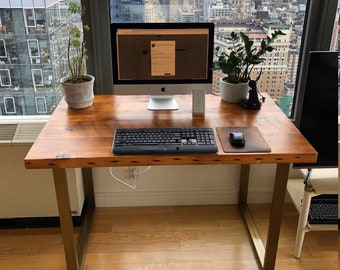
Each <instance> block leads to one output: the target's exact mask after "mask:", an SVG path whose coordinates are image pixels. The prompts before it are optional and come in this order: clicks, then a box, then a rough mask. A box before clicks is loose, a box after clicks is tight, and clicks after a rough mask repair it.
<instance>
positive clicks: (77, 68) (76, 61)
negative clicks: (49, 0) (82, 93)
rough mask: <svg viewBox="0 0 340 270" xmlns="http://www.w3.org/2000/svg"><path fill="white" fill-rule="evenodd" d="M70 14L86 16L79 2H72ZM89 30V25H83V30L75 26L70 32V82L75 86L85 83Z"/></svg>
mask: <svg viewBox="0 0 340 270" xmlns="http://www.w3.org/2000/svg"><path fill="white" fill-rule="evenodd" d="M68 12H70V13H71V14H78V15H80V16H81V18H82V17H83V16H84V14H85V8H84V7H82V6H81V5H80V4H79V3H77V2H70V3H69V7H68ZM89 30H90V27H89V26H88V25H86V24H82V29H81V28H79V27H78V26H77V25H74V26H73V27H72V28H71V30H70V31H69V40H68V47H67V59H68V67H69V70H70V75H69V77H70V82H71V83H74V84H76V83H82V82H84V79H83V75H85V74H86V59H87V58H88V55H87V49H86V42H85V40H84V32H85V31H89Z"/></svg>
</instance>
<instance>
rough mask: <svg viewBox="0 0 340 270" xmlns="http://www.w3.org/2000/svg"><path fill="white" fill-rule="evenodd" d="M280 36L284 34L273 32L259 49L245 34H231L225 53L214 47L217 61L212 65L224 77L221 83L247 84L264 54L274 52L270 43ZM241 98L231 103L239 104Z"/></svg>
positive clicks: (263, 59)
mask: <svg viewBox="0 0 340 270" xmlns="http://www.w3.org/2000/svg"><path fill="white" fill-rule="evenodd" d="M281 35H285V34H284V33H283V32H282V31H280V30H278V31H274V32H273V33H272V34H271V36H270V37H269V36H267V37H266V38H265V39H263V40H262V41H261V44H260V46H259V47H255V46H254V41H253V40H251V39H250V38H249V37H248V36H247V35H246V34H245V33H243V32H240V33H239V34H237V33H235V32H232V33H231V36H230V38H228V41H229V44H230V47H228V50H227V51H222V52H221V48H220V47H219V46H218V47H216V49H215V52H214V54H215V56H216V59H217V60H215V61H214V63H213V69H214V70H221V71H222V72H223V73H224V74H225V75H226V76H225V77H223V78H221V81H222V82H227V83H230V84H242V83H243V84H248V82H249V81H250V74H251V72H252V71H253V69H254V67H255V66H256V65H259V64H261V63H263V62H264V61H265V58H263V56H264V54H265V53H267V52H272V51H273V50H274V47H273V46H272V43H273V42H274V41H275V39H276V38H277V37H278V36H281ZM243 88H244V89H245V91H244V93H245V95H247V89H248V87H247V86H244V87H243ZM236 92H237V90H236ZM221 96H222V93H221ZM243 96H244V95H243ZM243 98H245V97H238V98H236V99H235V101H231V102H239V101H241V100H242V99H243ZM227 101H228V100H227Z"/></svg>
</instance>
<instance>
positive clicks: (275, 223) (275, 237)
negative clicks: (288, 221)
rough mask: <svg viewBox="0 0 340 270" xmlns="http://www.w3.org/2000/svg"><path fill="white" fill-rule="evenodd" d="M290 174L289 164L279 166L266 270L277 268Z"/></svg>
mask: <svg viewBox="0 0 340 270" xmlns="http://www.w3.org/2000/svg"><path fill="white" fill-rule="evenodd" d="M288 174H289V164H277V167H276V176H275V184H274V190H273V200H272V207H271V213H270V219H269V227H268V235H267V245H266V254H265V258H264V266H263V268H264V269H266V270H271V269H274V268H275V260H276V253H277V247H278V243H279V237H280V229H281V219H282V212H283V205H284V201H285V196H286V188H287V181H288Z"/></svg>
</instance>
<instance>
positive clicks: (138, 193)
mask: <svg viewBox="0 0 340 270" xmlns="http://www.w3.org/2000/svg"><path fill="white" fill-rule="evenodd" d="M144 168H145V167H142V168H141V170H143V169H144ZM275 168H276V166H275V165H252V167H251V175H250V177H251V180H250V183H249V197H248V198H249V200H248V201H249V202H252V203H267V202H270V201H271V198H272V189H273V183H274V181H273V180H274V177H275ZM113 172H114V174H115V175H116V176H117V177H119V178H120V179H125V180H126V181H127V182H128V183H129V184H130V185H132V181H131V179H130V180H129V168H128V167H125V168H114V169H113ZM93 175H94V180H95V181H94V189H95V199H96V205H97V206H98V207H112V206H138V205H192V204H233V203H237V201H238V190H239V177H240V165H213V166H208V165H201V166H198V165H196V166H155V167H151V169H150V170H149V171H147V172H146V173H144V174H143V175H141V176H140V177H139V179H138V180H137V182H136V186H137V187H136V189H135V190H134V189H131V188H129V187H127V186H126V185H124V184H121V183H119V182H118V181H116V180H114V179H113V178H112V177H111V175H110V172H109V168H95V169H94V170H93Z"/></svg>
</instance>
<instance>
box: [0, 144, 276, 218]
mask: <svg viewBox="0 0 340 270" xmlns="http://www.w3.org/2000/svg"><path fill="white" fill-rule="evenodd" d="M29 148H30V146H29V145H21V146H0V153H1V154H0V172H1V178H0V185H1V188H0V218H15V217H43V216H57V215H58V211H57V206H56V200H55V192H54V185H53V178H52V172H51V170H49V169H45V170H27V169H25V167H24V157H25V156H26V153H27V152H28V150H29ZM144 168H145V167H142V168H141V170H143V169H144ZM113 173H114V174H115V175H116V176H118V177H119V178H121V179H129V168H128V167H120V168H114V169H113ZM67 175H68V177H69V190H70V194H71V208H72V210H73V211H77V213H78V215H79V213H80V211H81V209H82V206H83V201H84V194H83V187H82V177H81V170H80V169H70V170H67ZM93 175H94V189H95V200H96V205H97V206H98V207H114V206H145V205H193V204H196V205H199V204H234V203H237V199H238V189H239V176H240V166H239V165H214V166H208V165H201V166H199V165H196V166H155V167H151V169H150V170H149V171H147V172H146V173H144V174H142V175H141V176H139V179H138V180H137V182H136V185H137V188H136V189H135V190H132V189H130V188H129V187H127V186H125V185H123V184H121V183H119V182H117V181H116V180H113V178H112V177H111V175H110V172H109V168H95V169H93ZM274 175H275V165H252V168H251V180H250V184H249V202H253V203H266V202H270V201H271V196H272V188H273V180H274ZM129 183H130V184H131V183H132V182H131V181H130V182H129Z"/></svg>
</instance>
